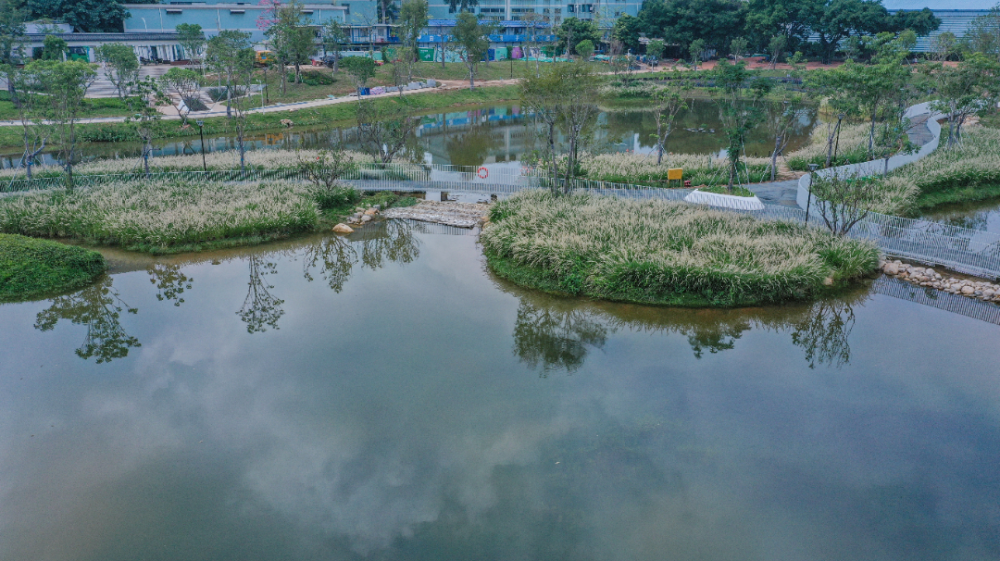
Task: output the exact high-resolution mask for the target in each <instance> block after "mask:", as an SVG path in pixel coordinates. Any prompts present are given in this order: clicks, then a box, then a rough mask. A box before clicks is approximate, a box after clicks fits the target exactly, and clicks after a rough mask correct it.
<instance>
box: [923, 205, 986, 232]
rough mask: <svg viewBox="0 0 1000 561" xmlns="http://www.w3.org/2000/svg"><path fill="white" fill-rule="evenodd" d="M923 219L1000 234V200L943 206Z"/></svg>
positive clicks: (925, 215) (928, 213) (926, 214)
mask: <svg viewBox="0 0 1000 561" xmlns="http://www.w3.org/2000/svg"><path fill="white" fill-rule="evenodd" d="M921 218H924V219H926V220H933V221H934V222H941V223H943V224H948V225H950V226H959V227H962V228H971V229H973V230H980V231H983V232H995V233H1000V200H997V199H991V200H986V201H979V202H974V203H959V204H949V205H941V206H939V207H937V208H935V209H934V210H932V211H931V212H927V213H925V214H924V215H923V216H921Z"/></svg>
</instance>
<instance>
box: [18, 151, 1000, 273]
mask: <svg viewBox="0 0 1000 561" xmlns="http://www.w3.org/2000/svg"><path fill="white" fill-rule="evenodd" d="M484 170H486V171H485V172H484ZM171 180H173V181H176V180H183V181H192V182H231V181H275V180H284V181H307V180H308V178H307V177H306V175H305V174H304V173H303V172H301V171H299V170H298V169H295V168H278V169H247V170H246V171H240V170H209V171H200V170H198V171H173V172H157V173H152V174H150V175H148V176H147V175H146V174H144V173H141V172H136V173H127V174H107V175H78V176H75V177H74V183H75V185H76V186H77V187H81V188H85V187H92V186H99V185H107V184H112V183H117V182H126V181H171ZM341 180H342V181H343V182H344V183H346V184H349V185H351V186H353V187H355V188H356V189H359V190H364V191H395V192H426V191H452V192H473V193H484V194H492V195H498V196H506V195H511V194H514V193H516V192H518V191H522V190H525V189H541V188H549V187H554V188H557V189H559V190H564V189H566V187H567V181H566V180H563V179H556V180H552V179H548V178H546V177H544V176H543V175H542V173H541V172H538V171H536V170H533V169H530V168H511V169H505V168H499V169H498V168H493V169H486V168H485V167H462V166H440V165H427V164H359V165H357V166H356V167H355V168H354V169H352V170H351V171H350V172H349V173H347V174H346V175H344V176H343V177H342V179H341ZM63 182H64V178H63V177H50V178H40V179H33V180H30V181H29V180H25V179H19V180H14V181H9V182H6V183H3V184H0V190H2V191H4V192H6V193H8V194H9V193H15V192H28V191H37V190H44V189H59V188H62V187H63ZM569 184H570V185H569V188H570V189H572V190H576V191H585V192H589V193H593V194H595V195H604V196H614V197H622V198H628V199H636V200H651V199H657V200H675V201H680V200H683V199H684V197H686V196H687V195H688V194H689V193H691V191H692V190H691V189H664V188H660V187H649V186H645V185H633V184H624V183H613V182H608V181H592V180H587V179H576V180H570V181H569ZM8 196H9V195H8ZM710 208H715V209H718V210H724V211H728V212H739V213H743V214H749V215H752V216H756V217H758V218H762V219H768V220H787V221H794V222H804V221H805V218H806V213H805V211H804V210H802V209H800V208H795V207H787V206H781V205H765V208H764V209H763V210H742V209H732V208H723V207H710ZM810 225H811V226H813V227H822V226H823V224H822V218H821V217H820V216H819V215H818V214H816V213H815V212H814V213H813V215H812V217H811V220H810ZM849 235H850V236H851V237H853V238H861V239H869V240H872V241H873V242H874V243H876V244H877V245H878V246H879V247H880V248H881V249H882V251H884V252H885V253H886V254H887V255H891V256H895V257H900V258H906V259H909V260H913V261H917V262H920V263H925V264H928V265H934V266H943V267H945V268H948V269H951V270H954V271H958V272H961V273H966V274H970V275H976V276H980V277H984V278H990V279H996V278H1000V235H998V234H994V233H991V232H982V231H978V230H971V229H968V228H960V227H957V226H948V225H944V224H938V223H935V222H927V221H924V220H915V219H911V218H903V217H899V216H888V215H884V214H878V213H870V214H869V215H868V216H867V218H866V219H865V220H863V221H861V222H860V223H859V224H857V225H856V226H855V227H854V228H853V229H852V230H851V232H850V234H849Z"/></svg>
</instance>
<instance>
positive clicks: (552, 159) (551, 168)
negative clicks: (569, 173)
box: [548, 119, 559, 193]
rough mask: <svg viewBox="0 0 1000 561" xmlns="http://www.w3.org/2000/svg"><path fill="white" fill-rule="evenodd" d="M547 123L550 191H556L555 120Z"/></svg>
mask: <svg viewBox="0 0 1000 561" xmlns="http://www.w3.org/2000/svg"><path fill="white" fill-rule="evenodd" d="M548 125H549V177H550V178H551V181H552V187H551V189H552V192H553V193H558V192H559V191H558V189H559V187H558V186H557V185H556V183H555V181H556V179H557V178H558V174H557V173H556V122H555V120H552V119H550V120H549V122H548Z"/></svg>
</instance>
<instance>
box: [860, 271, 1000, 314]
mask: <svg viewBox="0 0 1000 561" xmlns="http://www.w3.org/2000/svg"><path fill="white" fill-rule="evenodd" d="M872 290H873V291H874V292H875V293H876V294H884V295H886V296H892V297H893V298H899V299H901V300H906V301H908V302H916V303H918V304H923V305H925V306H931V307H934V308H938V309H941V310H945V311H948V312H952V313H955V314H960V315H963V316H966V317H970V318H973V319H978V320H980V321H985V322H988V323H992V324H994V325H1000V306H997V305H996V304H992V303H990V302H984V301H982V300H976V299H975V298H969V297H967V296H959V295H957V294H951V293H948V292H942V291H940V290H935V289H932V288H924V287H922V286H916V285H913V284H910V283H908V282H906V281H901V280H899V279H894V278H892V277H886V276H882V277H879V278H877V279H875V282H873V283H872Z"/></svg>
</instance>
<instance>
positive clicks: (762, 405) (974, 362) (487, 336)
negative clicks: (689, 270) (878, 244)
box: [0, 222, 1000, 561]
mask: <svg viewBox="0 0 1000 561" xmlns="http://www.w3.org/2000/svg"><path fill="white" fill-rule="evenodd" d="M370 228H371V229H369V230H368V231H362V232H358V233H356V234H354V235H353V237H352V238H350V239H349V240H347V241H345V240H342V239H339V238H329V237H314V238H305V239H299V240H295V241H289V242H286V243H283V244H278V245H271V246H265V247H262V248H255V249H245V250H240V251H233V252H226V253H218V254H207V255H198V256H195V257H188V256H179V257H174V258H168V259H163V260H158V261H157V260H152V259H146V258H142V257H135V256H124V255H119V254H111V256H112V257H113V258H114V259H115V263H116V264H115V270H114V272H113V274H112V275H111V276H109V277H107V278H106V279H104V280H103V281H102V282H101V283H99V284H97V285H95V286H94V287H91V288H87V289H84V290H82V291H80V292H77V293H74V294H70V295H66V296H60V297H56V298H52V299H50V300H47V301H40V302H31V303H23V304H8V305H3V306H0V326H2V327H0V504H2V505H3V508H2V509H0V559H4V560H14V561H16V560H22V559H25V560H28V559H30V560H41V559H45V560H52V561H62V560H67V561H69V560H73V561H83V560H95V561H97V560H100V561H114V560H125V559H143V560H156V559H162V560H171V561H174V560H179V559H184V560H200V559H204V560H241V561H245V560H269V561H270V560H275V559H386V560H388V559H427V560H443V559H539V560H552V559H566V560H574V561H575V560H587V559H593V560H615V559H620V560H662V559H678V560H699V561H714V560H720V561H721V560H727V561H729V560H761V561H764V560H767V561H772V560H789V561H792V560H794V561H811V560H816V561H820V560H822V561H832V560H845V561H856V560H859V559H865V560H900V561H903V560H905V561H913V560H936V561H940V560H985V559H993V560H995V559H997V558H998V557H1000V470H998V466H1000V367H998V366H997V360H996V359H997V348H998V346H1000V327H997V326H994V325H991V324H986V323H983V322H979V321H976V320H973V319H969V318H966V317H963V316H959V315H954V314H950V313H948V312H945V311H942V310H938V309H934V308H929V307H925V306H921V305H918V304H914V303H910V302H906V301H903V300H897V299H894V298H891V297H888V296H880V295H873V294H869V293H868V292H867V291H865V290H862V291H859V292H856V293H854V294H850V295H847V296H845V297H843V298H839V299H835V300H829V301H824V302H820V303H816V304H812V305H794V306H783V307H773V308H753V309H743V310H732V311H707V310H677V309H666V308H650V307H642V306H628V305H615V304H608V303H589V302H583V301H577V300H566V299H559V298H553V297H550V296H546V295H543V294H539V293H535V292H530V291H525V290H521V289H518V288H515V287H513V286H510V285H508V284H506V283H504V282H500V281H498V280H496V279H494V278H492V277H491V276H490V275H489V274H488V273H487V272H486V271H485V270H484V266H483V263H482V260H481V257H480V252H479V249H478V247H477V246H476V239H475V237H473V236H469V235H447V234H444V233H442V232H443V231H444V230H443V229H431V228H430V227H426V228H425V227H419V226H412V225H408V224H407V223H399V222H392V223H381V224H380V225H378V226H377V227H370ZM421 230H423V231H421Z"/></svg>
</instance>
